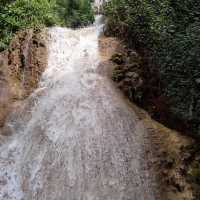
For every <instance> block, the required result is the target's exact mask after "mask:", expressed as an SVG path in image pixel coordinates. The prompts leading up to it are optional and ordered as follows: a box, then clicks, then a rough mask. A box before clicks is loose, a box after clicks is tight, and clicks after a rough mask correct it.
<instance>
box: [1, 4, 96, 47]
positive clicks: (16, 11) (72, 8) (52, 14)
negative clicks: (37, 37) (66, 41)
mask: <svg viewBox="0 0 200 200" xmlns="http://www.w3.org/2000/svg"><path fill="white" fill-rule="evenodd" d="M93 20H94V17H93V13H92V9H91V4H90V1H89V0H3V1H1V2H0V51H1V50H3V49H5V48H6V47H7V45H8V44H9V42H10V39H11V38H12V36H13V34H14V33H15V32H17V31H19V30H22V29H26V28H35V27H38V26H39V27H40V26H53V25H63V26H70V27H77V26H82V25H87V24H89V23H90V22H92V21H93Z"/></svg>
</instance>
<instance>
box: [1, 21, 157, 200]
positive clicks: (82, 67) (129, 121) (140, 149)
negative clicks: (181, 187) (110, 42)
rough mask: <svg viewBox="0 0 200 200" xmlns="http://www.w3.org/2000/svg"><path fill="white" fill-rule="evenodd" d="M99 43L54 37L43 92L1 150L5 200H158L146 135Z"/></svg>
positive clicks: (92, 31)
mask: <svg viewBox="0 0 200 200" xmlns="http://www.w3.org/2000/svg"><path fill="white" fill-rule="evenodd" d="M98 35H99V24H98V23H97V24H96V26H93V27H89V28H84V29H80V30H70V29H65V28H59V27H55V28H52V29H50V30H49V43H48V51H49V55H48V67H47V69H46V71H45V72H44V74H43V77H42V80H41V83H40V88H39V91H40V90H41V91H43V92H42V93H41V95H40V96H38V97H37V98H36V99H35V103H34V104H33V107H32V108H31V117H30V119H28V120H25V121H23V120H21V122H20V124H21V126H20V127H21V128H20V129H19V128H18V129H19V130H18V129H16V130H15V131H14V132H13V135H12V136H10V137H8V138H5V139H4V143H2V144H1V146H0V200H154V199H155V196H154V191H153V185H152V184H153V183H152V178H151V177H150V176H149V172H148V170H147V168H146V161H145V153H144V150H145V142H144V141H145V140H146V132H145V129H144V127H143V126H142V124H141V123H140V122H139V120H138V119H137V117H136V115H135V114H134V111H133V110H132V108H130V107H129V106H128V105H127V104H126V103H125V101H124V99H123V98H122V97H121V96H120V95H119V94H118V91H117V90H115V88H114V87H113V85H112V83H111V82H110V80H109V79H108V78H107V77H106V76H103V75H100V74H99V73H97V68H98V66H99V63H100V61H101V59H100V56H99V52H98ZM35 95H36V94H35ZM36 96H37V95H36ZM13 127H14V129H15V125H13Z"/></svg>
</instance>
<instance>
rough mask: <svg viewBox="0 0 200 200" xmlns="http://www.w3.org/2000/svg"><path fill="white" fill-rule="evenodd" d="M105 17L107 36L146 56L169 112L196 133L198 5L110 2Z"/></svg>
mask: <svg viewBox="0 0 200 200" xmlns="http://www.w3.org/2000/svg"><path fill="white" fill-rule="evenodd" d="M105 15H106V16H107V17H108V24H107V25H108V26H107V27H108V29H107V30H108V32H110V33H111V34H114V35H116V36H119V37H121V38H126V41H127V42H128V44H131V46H132V47H134V48H139V49H146V50H148V52H150V53H148V54H149V55H150V56H151V57H152V60H153V63H154V67H155V66H158V68H157V69H158V71H159V73H160V77H161V79H162V82H163V83H164V88H163V93H164V94H165V95H166V96H167V97H169V99H170V105H171V106H170V111H171V112H172V113H173V115H174V116H176V117H178V118H179V119H181V120H184V121H185V122H187V123H188V124H189V125H190V128H192V130H193V132H194V133H198V134H200V59H199V58H200V45H199V44H200V23H199V22H200V1H196V0H143V1H140V0H134V1H130V0H111V1H109V2H108V3H106V5H105ZM149 67H153V66H149Z"/></svg>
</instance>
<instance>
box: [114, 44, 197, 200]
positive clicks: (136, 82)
mask: <svg viewBox="0 0 200 200" xmlns="http://www.w3.org/2000/svg"><path fill="white" fill-rule="evenodd" d="M111 60H112V62H113V63H114V65H115V67H114V69H113V73H112V79H113V80H114V82H115V83H116V85H117V87H118V88H119V89H121V90H122V91H123V93H124V94H125V95H126V96H127V97H128V98H129V100H130V101H131V102H132V103H131V102H130V104H132V106H133V108H134V110H135V112H136V113H137V115H138V116H139V117H140V118H141V119H140V120H141V122H142V123H143V124H144V126H145V127H146V128H147V130H148V133H149V136H150V139H151V142H152V150H153V156H152V158H153V159H152V160H150V162H149V168H150V169H151V170H152V172H156V173H157V180H158V182H159V183H160V189H161V191H162V193H161V199H162V200H163V199H167V200H183V199H185V200H197V199H200V194H199V191H200V185H199V183H200V181H199V180H200V158H199V154H200V145H199V143H198V142H197V141H196V140H194V139H193V138H191V137H188V136H185V135H184V134H181V133H178V132H176V131H173V130H171V129H168V128H166V127H165V126H164V125H162V124H160V123H158V122H156V121H155V120H153V119H152V117H154V118H157V119H158V118H159V119H160V121H161V122H162V121H166V120H167V119H168V117H170V113H169V111H168V104H167V99H166V98H165V97H164V96H162V90H161V85H160V84H161V81H160V80H159V76H158V75H157V74H156V73H152V72H148V71H146V68H145V66H144V62H143V59H142V57H141V56H140V55H139V54H138V53H137V52H135V51H133V50H130V49H127V48H126V46H123V45H121V46H120V47H119V48H118V49H117V52H116V53H115V54H114V55H113V57H112V59H111ZM152 74H154V76H153V77H152V76H151V75H152ZM135 104H137V105H139V106H140V107H143V108H144V109H146V110H147V111H148V113H147V112H146V111H143V110H142V109H141V108H139V107H137V106H136V105H135ZM176 122H177V124H176V127H182V124H181V123H180V122H179V121H173V123H176ZM178 129H179V128H178ZM147 153H148V152H147Z"/></svg>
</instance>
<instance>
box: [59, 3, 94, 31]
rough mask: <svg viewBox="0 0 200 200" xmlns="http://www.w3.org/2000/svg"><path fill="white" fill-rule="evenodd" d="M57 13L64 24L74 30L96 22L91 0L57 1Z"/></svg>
mask: <svg viewBox="0 0 200 200" xmlns="http://www.w3.org/2000/svg"><path fill="white" fill-rule="evenodd" d="M57 12H58V14H59V16H60V18H61V19H62V20H63V24H65V25H67V26H70V27H74V28H75V27H79V26H86V25H88V24H89V23H91V22H93V21H94V14H93V11H92V8H91V3H90V1H89V0H57Z"/></svg>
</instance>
